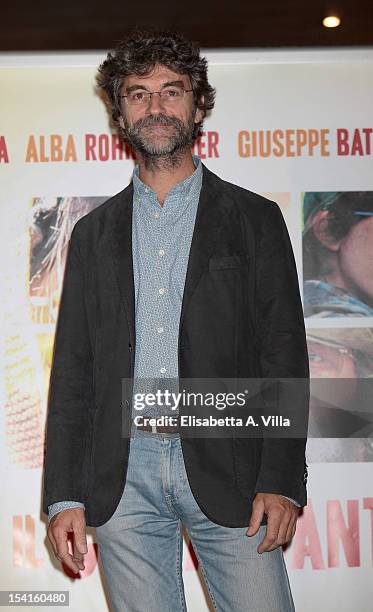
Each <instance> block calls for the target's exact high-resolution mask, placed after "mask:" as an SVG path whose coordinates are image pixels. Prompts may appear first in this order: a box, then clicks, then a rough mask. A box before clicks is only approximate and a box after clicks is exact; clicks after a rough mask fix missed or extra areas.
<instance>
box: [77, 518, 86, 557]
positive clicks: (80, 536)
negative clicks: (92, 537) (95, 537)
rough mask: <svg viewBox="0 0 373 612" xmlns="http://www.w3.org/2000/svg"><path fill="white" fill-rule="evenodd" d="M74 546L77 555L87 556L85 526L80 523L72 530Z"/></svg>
mask: <svg viewBox="0 0 373 612" xmlns="http://www.w3.org/2000/svg"><path fill="white" fill-rule="evenodd" d="M74 544H75V547H76V549H77V551H78V552H79V553H81V554H82V555H85V554H87V552H88V546H87V536H86V530H85V525H84V524H82V523H80V524H79V525H75V529H74Z"/></svg>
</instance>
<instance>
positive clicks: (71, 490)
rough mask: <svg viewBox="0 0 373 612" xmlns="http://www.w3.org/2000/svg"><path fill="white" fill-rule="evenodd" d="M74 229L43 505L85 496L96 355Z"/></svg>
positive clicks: (53, 381)
mask: <svg viewBox="0 0 373 612" xmlns="http://www.w3.org/2000/svg"><path fill="white" fill-rule="evenodd" d="M79 224H80V222H79V221H78V223H77V224H76V225H75V226H74V229H73V231H72V234H71V238H70V243H69V248H68V254H67V259H66V267H65V273H64V280H63V287H62V292H61V300H60V308H59V314H58V320H57V326H56V333H55V341H54V350H53V359H52V368H51V376H50V384H49V395H48V410H47V423H46V436H45V456H44V483H43V511H44V512H45V513H46V514H48V506H49V505H51V504H52V503H54V502H58V501H60V500H61V499H62V500H64V499H68V500H71V501H78V502H84V495H85V482H84V480H85V459H86V452H87V449H88V447H87V444H88V437H89V407H90V405H91V403H92V401H93V376H92V371H93V369H92V368H93V355H92V348H91V344H90V338H89V333H88V322H87V317H86V308H85V281H84V267H83V263H82V257H81V253H80V246H79V245H80V241H79V238H78V234H79Z"/></svg>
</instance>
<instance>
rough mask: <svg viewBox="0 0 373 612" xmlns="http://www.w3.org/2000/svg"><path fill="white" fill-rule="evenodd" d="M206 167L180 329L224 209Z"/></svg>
mask: <svg viewBox="0 0 373 612" xmlns="http://www.w3.org/2000/svg"><path fill="white" fill-rule="evenodd" d="M202 166H203V178H202V188H201V193H200V198H199V202H198V208H197V215H196V221H195V225H194V231H193V237H192V242H191V245H190V253H189V260H188V267H187V272H186V278H185V286H184V294H183V301H182V305H181V315H180V330H181V326H182V323H183V320H184V317H185V313H186V311H187V308H188V306H189V303H190V300H191V297H192V295H193V293H194V291H195V289H196V287H197V285H198V282H199V280H200V278H201V276H202V274H203V272H204V271H205V269H206V268H207V266H208V261H209V258H210V256H211V254H212V253H213V251H214V249H215V246H216V243H217V241H218V236H219V233H220V230H221V227H222V211H221V209H220V207H219V194H218V192H217V189H216V181H217V180H218V179H217V177H216V176H215V174H213V173H212V172H211V171H210V170H208V169H207V168H206V166H205V165H204V164H202Z"/></svg>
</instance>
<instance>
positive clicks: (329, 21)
mask: <svg viewBox="0 0 373 612" xmlns="http://www.w3.org/2000/svg"><path fill="white" fill-rule="evenodd" d="M340 23H341V20H340V19H339V17H337V16H336V15H329V16H328V17H325V18H324V19H323V20H322V24H323V26H324V27H325V28H337V27H338V26H339V24H340Z"/></svg>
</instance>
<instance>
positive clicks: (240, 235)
mask: <svg viewBox="0 0 373 612" xmlns="http://www.w3.org/2000/svg"><path fill="white" fill-rule="evenodd" d="M132 195H133V187H132V184H130V185H129V186H128V187H126V188H125V189H124V190H123V191H121V192H120V193H118V194H117V195H115V196H114V197H112V198H111V199H110V200H108V201H107V202H105V203H104V204H102V205H101V206H99V207H98V208H96V209H95V210H93V211H92V212H90V213H89V214H88V215H86V216H85V217H83V218H82V219H80V220H79V221H78V222H77V223H76V225H75V227H74V229H73V232H72V235H71V241H70V246H69V251H68V257H67V262H66V269H65V277H64V284H63V291H62V295H61V303H60V311H59V318H58V323H57V328H56V336H55V347H54V356H53V364H52V371H51V379H50V388H49V401H48V417H47V434H46V456H45V470H44V494H43V510H44V512H46V513H47V511H48V509H47V507H48V505H49V504H51V503H53V502H56V501H62V500H77V501H82V502H83V503H84V504H85V507H86V522H87V525H90V526H94V527H95V526H100V525H102V524H103V523H105V522H106V521H108V520H109V518H110V517H111V516H112V514H113V513H114V511H115V509H116V507H117V506H118V503H119V500H120V498H121V495H122V493H123V489H124V486H125V482H126V472H127V465H128V457H129V443H130V440H129V437H126V438H123V436H122V418H123V414H122V386H121V380H122V379H123V378H126V379H128V378H131V377H132V376H133V366H134V352H135V347H136V338H135V300H134V281H133V272H132V235H131V228H132ZM178 359H179V376H180V378H202V377H204V378H215V377H225V378H234V377H241V378H246V377H248V378H249V377H259V376H263V377H299V378H308V377H309V366H308V354H307V345H306V337H305V328H304V318H303V310H302V304H301V299H300V293H299V285H298V277H297V270H296V265H295V261H294V256H293V251H292V247H291V243H290V239H289V235H288V232H287V229H286V225H285V222H284V219H283V216H282V213H281V211H280V208H279V207H278V205H277V204H276V203H274V202H271V201H269V200H266V199H265V198H263V197H261V196H259V195H256V194H254V193H252V192H250V191H248V190H246V189H242V188H240V187H237V186H235V185H232V184H231V183H228V182H226V181H224V180H222V179H220V178H219V177H217V176H216V175H215V174H213V173H212V172H211V171H209V170H208V169H207V168H206V167H205V166H203V183H202V189H201V194H200V199H199V203H198V210H197V217H196V222H195V228H194V234H193V238H192V243H191V249H190V256H189V261H188V268H187V274H186V281H185V289H184V295H183V301H182V309H181V318H180V328H179V342H178ZM123 412H124V414H125V415H126V413H127V416H128V415H129V405H128V404H127V405H125V406H124V411H123ZM219 416H220V415H219ZM305 446H306V439H305V438H296V439H263V438H219V439H216V438H210V439H206V438H205V439H201V438H197V439H196V438H183V437H182V450H183V455H184V460H185V465H186V470H187V473H188V478H189V482H190V486H191V489H192V492H193V495H194V497H195V499H196V501H197V503H198V504H199V506H200V507H201V509H202V511H203V512H204V513H205V515H207V516H208V517H209V518H210V519H211V520H212V521H214V522H216V523H219V524H221V525H225V526H228V527H239V526H245V525H248V523H249V519H250V514H251V509H252V501H253V497H254V495H255V493H256V492H258V491H259V492H269V493H278V494H282V495H285V496H288V497H292V498H294V499H296V500H298V501H299V502H300V504H301V505H302V506H303V505H306V502H307V497H306V481H307V465H306V463H305ZM264 522H265V520H264Z"/></svg>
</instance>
